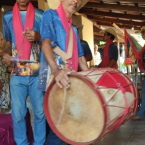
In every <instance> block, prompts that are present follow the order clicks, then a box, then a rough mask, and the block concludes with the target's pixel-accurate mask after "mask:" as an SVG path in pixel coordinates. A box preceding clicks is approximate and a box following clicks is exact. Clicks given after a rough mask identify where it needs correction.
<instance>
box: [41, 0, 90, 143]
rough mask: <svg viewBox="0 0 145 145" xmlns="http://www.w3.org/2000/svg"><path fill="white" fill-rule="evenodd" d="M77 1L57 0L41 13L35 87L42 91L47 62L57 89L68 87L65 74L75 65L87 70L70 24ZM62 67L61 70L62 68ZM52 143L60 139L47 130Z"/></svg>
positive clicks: (68, 82)
mask: <svg viewBox="0 0 145 145" xmlns="http://www.w3.org/2000/svg"><path fill="white" fill-rule="evenodd" d="M80 3H81V0H61V3H60V5H59V7H58V9H57V10H52V9H49V10H46V11H45V12H44V14H43V19H42V25H41V40H42V51H43V54H42V55H41V65H40V66H41V68H40V80H39V84H40V86H39V88H41V89H42V90H45V87H46V80H47V78H48V79H49V77H46V75H45V74H48V73H49V72H48V73H45V72H46V71H45V70H48V67H45V65H47V63H48V64H49V67H50V70H51V74H52V75H53V76H54V79H55V81H56V83H57V85H58V86H59V87H60V88H62V87H66V88H69V87H70V80H69V78H68V75H69V74H70V73H71V72H72V71H74V70H75V71H77V70H78V64H79V66H80V68H81V70H87V69H88V66H87V62H86V60H85V58H84V56H83V55H84V53H83V50H82V47H81V44H80V39H79V36H78V33H77V28H76V27H75V26H73V25H72V15H73V14H74V13H75V12H76V10H77V8H78V6H79V5H80ZM55 49H56V51H55ZM53 51H54V52H55V53H53ZM44 56H45V58H44ZM45 59H46V61H45ZM46 62H47V63H46ZM61 64H63V65H61ZM60 65H61V66H60ZM62 67H64V68H65V69H62ZM43 84H45V86H43ZM52 144H53V145H60V144H61V140H60V139H59V138H57V136H56V137H55V135H54V134H53V132H52V131H50V133H49V136H48V142H47V145H52Z"/></svg>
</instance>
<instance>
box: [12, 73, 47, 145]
mask: <svg viewBox="0 0 145 145" xmlns="http://www.w3.org/2000/svg"><path fill="white" fill-rule="evenodd" d="M37 88H38V77H31V76H12V77H11V80H10V91H11V106H12V120H13V127H14V139H15V141H16V144H17V145H29V142H28V139H27V135H26V122H25V116H26V113H27V107H26V98H27V96H29V97H30V99H31V104H32V107H33V111H34V143H33V145H43V144H44V142H45V137H46V119H45V115H44V110H43V100H44V95H43V93H42V92H41V91H39V90H38V89H37Z"/></svg>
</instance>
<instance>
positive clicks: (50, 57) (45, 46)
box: [42, 39, 59, 74]
mask: <svg viewBox="0 0 145 145" xmlns="http://www.w3.org/2000/svg"><path fill="white" fill-rule="evenodd" d="M42 51H43V53H44V56H45V59H46V61H47V63H48V64H49V66H50V68H51V71H52V74H53V73H55V71H56V70H58V69H59V67H58V65H57V64H56V61H55V57H54V54H53V50H52V47H51V40H49V39H45V40H43V41H42Z"/></svg>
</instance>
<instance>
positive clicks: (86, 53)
mask: <svg viewBox="0 0 145 145" xmlns="http://www.w3.org/2000/svg"><path fill="white" fill-rule="evenodd" d="M81 46H82V48H83V51H84V57H85V59H86V61H87V62H88V61H91V60H92V53H91V50H90V47H89V45H88V42H87V41H85V40H81Z"/></svg>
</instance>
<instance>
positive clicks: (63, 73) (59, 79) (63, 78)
mask: <svg viewBox="0 0 145 145" xmlns="http://www.w3.org/2000/svg"><path fill="white" fill-rule="evenodd" d="M52 74H53V75H54V79H55V81H56V84H57V85H58V86H59V87H60V88H63V87H65V88H69V87H70V80H69V77H68V75H69V74H71V71H70V70H60V69H57V70H55V71H52Z"/></svg>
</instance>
